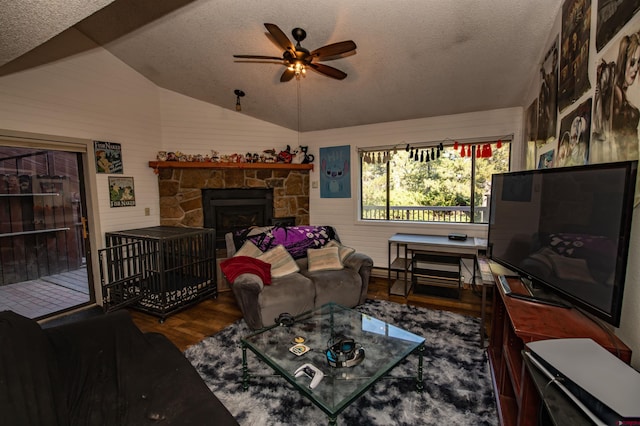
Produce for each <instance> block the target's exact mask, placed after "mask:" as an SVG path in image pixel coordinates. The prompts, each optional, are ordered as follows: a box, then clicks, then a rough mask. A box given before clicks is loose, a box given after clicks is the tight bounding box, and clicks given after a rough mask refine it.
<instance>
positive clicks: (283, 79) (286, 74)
mask: <svg viewBox="0 0 640 426" xmlns="http://www.w3.org/2000/svg"><path fill="white" fill-rule="evenodd" d="M295 75H296V73H295V71H293V70H290V69H289V68H287V69H286V70H284V72H283V73H282V75H281V76H280V82H281V83H286V82H287V81H289V80H291V79H292V78H293V77H294V76H295Z"/></svg>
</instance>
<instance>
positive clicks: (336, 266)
mask: <svg viewBox="0 0 640 426" xmlns="http://www.w3.org/2000/svg"><path fill="white" fill-rule="evenodd" d="M307 259H308V261H309V263H308V265H309V267H308V269H309V272H315V271H337V270H340V269H344V265H343V264H342V261H341V260H340V250H339V248H338V247H327V246H325V247H323V248H319V249H308V250H307Z"/></svg>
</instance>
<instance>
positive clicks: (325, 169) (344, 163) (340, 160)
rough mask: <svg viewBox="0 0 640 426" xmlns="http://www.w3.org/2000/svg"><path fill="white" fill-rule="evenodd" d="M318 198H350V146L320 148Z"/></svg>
mask: <svg viewBox="0 0 640 426" xmlns="http://www.w3.org/2000/svg"><path fill="white" fill-rule="evenodd" d="M320 198H351V146H350V145H343V146H333V147H328V148H320Z"/></svg>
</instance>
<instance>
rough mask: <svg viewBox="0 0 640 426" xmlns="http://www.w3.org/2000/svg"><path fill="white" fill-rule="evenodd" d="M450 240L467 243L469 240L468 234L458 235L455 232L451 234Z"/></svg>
mask: <svg viewBox="0 0 640 426" xmlns="http://www.w3.org/2000/svg"><path fill="white" fill-rule="evenodd" d="M449 239H450V240H454V241H465V240H466V239H467V234H458V233H455V232H454V233H452V234H449Z"/></svg>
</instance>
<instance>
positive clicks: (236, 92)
mask: <svg viewBox="0 0 640 426" xmlns="http://www.w3.org/2000/svg"><path fill="white" fill-rule="evenodd" d="M233 93H235V95H236V111H238V112H240V111H242V105H240V98H241V97H243V96H244V92H243V91H242V90H240V89H236V90H234V91H233Z"/></svg>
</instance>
